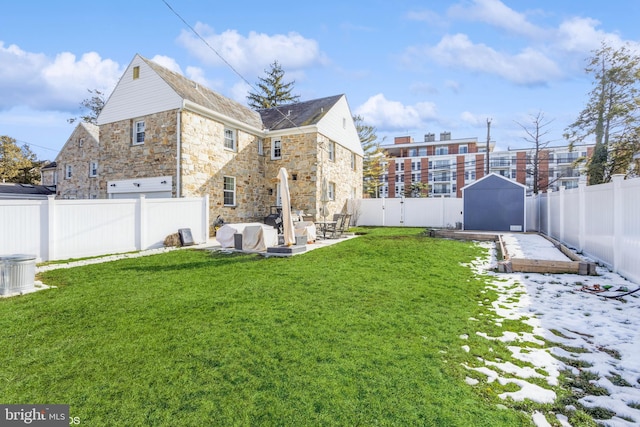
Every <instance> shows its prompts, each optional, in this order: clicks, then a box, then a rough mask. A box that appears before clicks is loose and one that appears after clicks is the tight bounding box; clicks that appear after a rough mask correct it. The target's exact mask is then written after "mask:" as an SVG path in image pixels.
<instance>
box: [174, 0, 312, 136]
mask: <svg viewBox="0 0 640 427" xmlns="http://www.w3.org/2000/svg"><path fill="white" fill-rule="evenodd" d="M162 2H163V3H164V4H165V5H166V6H167V7H168V8H169V10H171V12H173V14H174V15H176V16H177V17H178V19H180V21H182V23H183V24H184V25H186V26H187V28H189V29H190V30H191V32H192V33H193V34H195V35H196V37H198V38H199V39H200V40H201V41H202V42H203V43H204V44H205V46H207V47H208V48H209V49H210V50H211V51H212V52H213V53H215V54H216V56H217V57H218V58H220V59H221V60H222V62H224V63H225V64H226V65H227V66H228V67H229V68H230V69H231V70H232V71H233V72H234V73H235V74H236V75H237V76H238V77H240V78H241V79H242V81H244V82H245V83H246V84H248V85H249V87H251V89H253V90H255V91H256V92H258V89H256V87H255V86H254V85H253V84H252V83H251V82H249V80H247V79H246V78H245V77H244V76H243V75H242V74H241V73H240V72H239V71H238V70H236V69H235V68H234V67H233V65H231V64H230V63H229V61H227V60H226V59H225V58H224V56H222V55H221V54H220V53H219V52H218V51H217V50H216V49H215V48H214V47H213V46H211V45H210V44H209V42H208V41H207V40H206V39H205V38H204V37H202V36H201V35H200V33H198V31H196V29H195V28H193V26H191V24H189V23H188V22H187V21H186V20H185V19H184V18H183V17H182V16H181V15H180V14H179V13H178V12H177V11H176V10H175V9H174V8H173V7H171V5H170V4H169V2H167V0H162ZM273 108H275V109H276V110H277V111H278V113H280V115H282V117H283V118H284V119H285V120H286V121H288V122H289V123H291V124H292V125H293V127H294V128H295V129H298V130H299V129H300V127H299V126H298V125H297V124H295V123H294V122H293V121H292V120H291V118H290V117H289V116H288V115H286V114H284V113H283V112H282V111H281V110H280V109H279V108H278V106H275V107H273Z"/></svg>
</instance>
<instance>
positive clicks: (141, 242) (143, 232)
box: [136, 194, 147, 251]
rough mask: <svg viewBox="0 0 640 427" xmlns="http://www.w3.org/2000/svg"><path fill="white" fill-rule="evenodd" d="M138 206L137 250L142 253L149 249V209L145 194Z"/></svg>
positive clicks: (140, 198)
mask: <svg viewBox="0 0 640 427" xmlns="http://www.w3.org/2000/svg"><path fill="white" fill-rule="evenodd" d="M137 205H138V206H137V207H138V209H136V213H137V218H136V224H137V225H138V238H137V239H136V243H137V245H138V247H137V248H136V249H137V250H139V251H142V250H145V249H146V248H147V220H146V216H147V209H146V208H147V207H146V199H145V196H144V194H140V197H139V198H138V201H137Z"/></svg>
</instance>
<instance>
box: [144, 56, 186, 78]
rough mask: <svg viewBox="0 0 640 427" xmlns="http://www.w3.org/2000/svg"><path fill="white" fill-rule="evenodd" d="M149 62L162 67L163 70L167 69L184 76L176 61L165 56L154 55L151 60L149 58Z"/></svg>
mask: <svg viewBox="0 0 640 427" xmlns="http://www.w3.org/2000/svg"><path fill="white" fill-rule="evenodd" d="M151 60H152V61H153V62H155V63H156V64H158V65H162V66H163V67H164V68H167V69H169V70H171V71H173V72H174V73H178V74H180V75H184V73H183V72H182V68H180V65H178V63H177V62H176V60H175V59H173V58H170V57H168V56H165V55H156V56H154V57H153V58H151Z"/></svg>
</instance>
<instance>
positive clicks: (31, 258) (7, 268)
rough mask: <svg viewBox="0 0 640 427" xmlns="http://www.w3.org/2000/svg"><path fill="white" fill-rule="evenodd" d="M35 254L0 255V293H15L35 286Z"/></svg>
mask: <svg viewBox="0 0 640 427" xmlns="http://www.w3.org/2000/svg"><path fill="white" fill-rule="evenodd" d="M35 276H36V257H35V255H10V256H0V295H14V294H20V293H23V292H25V291H29V290H31V289H33V288H34V287H35Z"/></svg>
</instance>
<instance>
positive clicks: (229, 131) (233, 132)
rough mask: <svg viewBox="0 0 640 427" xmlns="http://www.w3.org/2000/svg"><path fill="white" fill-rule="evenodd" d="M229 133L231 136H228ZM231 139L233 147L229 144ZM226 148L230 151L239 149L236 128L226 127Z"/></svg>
mask: <svg viewBox="0 0 640 427" xmlns="http://www.w3.org/2000/svg"><path fill="white" fill-rule="evenodd" d="M227 134H230V135H231V138H227ZM229 140H231V147H228V146H227V141H229ZM224 149H225V150H229V151H237V150H238V132H237V131H236V130H235V129H231V128H227V127H225V128H224Z"/></svg>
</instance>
